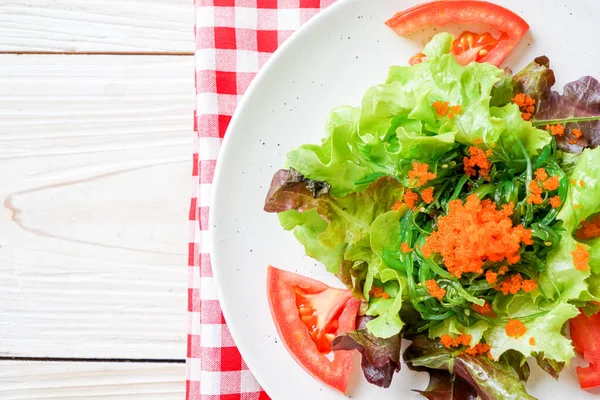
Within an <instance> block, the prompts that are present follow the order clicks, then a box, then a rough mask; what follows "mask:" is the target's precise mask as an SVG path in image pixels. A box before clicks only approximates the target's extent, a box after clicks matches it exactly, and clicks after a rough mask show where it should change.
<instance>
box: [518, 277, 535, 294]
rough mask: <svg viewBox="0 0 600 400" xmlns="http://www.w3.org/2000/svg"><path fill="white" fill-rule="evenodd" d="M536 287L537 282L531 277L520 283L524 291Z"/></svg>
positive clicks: (530, 290)
mask: <svg viewBox="0 0 600 400" xmlns="http://www.w3.org/2000/svg"><path fill="white" fill-rule="evenodd" d="M537 287H538V285H537V283H535V281H533V280H531V279H526V280H524V281H523V283H522V284H521V289H523V291H524V292H525V293H529V292H533V291H534V290H535V289H537Z"/></svg>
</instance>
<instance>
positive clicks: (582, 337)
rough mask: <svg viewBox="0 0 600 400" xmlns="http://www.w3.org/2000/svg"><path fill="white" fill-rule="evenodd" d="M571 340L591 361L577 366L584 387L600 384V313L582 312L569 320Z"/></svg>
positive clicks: (578, 375) (586, 358) (579, 351)
mask: <svg viewBox="0 0 600 400" xmlns="http://www.w3.org/2000/svg"><path fill="white" fill-rule="evenodd" d="M569 328H570V331H571V340H572V341H573V345H574V346H575V350H577V352H578V353H580V354H582V355H583V358H584V359H585V360H586V361H587V362H589V363H590V365H589V367H577V377H578V378H579V385H580V386H581V388H582V389H591V388H595V387H599V386H600V313H599V314H594V315H591V316H589V317H588V316H586V315H585V314H583V313H581V314H579V315H578V316H576V317H575V318H572V319H571V320H570V321H569Z"/></svg>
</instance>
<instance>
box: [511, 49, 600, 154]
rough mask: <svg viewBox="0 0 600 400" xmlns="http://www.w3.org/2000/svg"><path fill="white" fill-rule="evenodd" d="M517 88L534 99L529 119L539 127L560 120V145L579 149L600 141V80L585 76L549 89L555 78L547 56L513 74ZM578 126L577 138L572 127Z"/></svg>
mask: <svg viewBox="0 0 600 400" xmlns="http://www.w3.org/2000/svg"><path fill="white" fill-rule="evenodd" d="M514 79H515V80H516V81H517V83H518V85H517V87H518V89H517V91H518V92H522V93H525V94H527V95H528V96H531V97H532V98H534V99H535V100H536V109H535V113H534V114H533V118H532V120H531V122H532V123H533V125H534V126H536V127H538V128H539V129H546V126H547V125H557V124H562V125H563V126H564V127H565V133H564V135H562V136H557V137H556V142H557V144H558V147H559V149H561V150H563V151H568V152H571V153H581V152H582V151H583V149H584V148H588V147H589V148H596V147H597V146H598V145H599V144H600V82H598V80H596V79H595V78H593V77H591V76H584V77H582V78H580V79H578V80H576V81H574V82H570V83H567V84H566V85H565V86H564V88H563V93H562V94H560V93H558V92H556V91H552V86H553V85H554V83H555V82H556V79H555V77H554V72H553V71H552V69H550V61H549V60H548V58H547V57H545V56H542V57H538V58H536V59H535V60H534V61H533V62H532V63H530V64H529V65H528V66H527V67H525V69H524V70H523V71H521V72H519V73H518V74H516V75H515V77H514ZM574 129H579V130H580V131H581V133H582V137H580V138H578V139H577V138H576V137H575V135H574V133H573V130H574Z"/></svg>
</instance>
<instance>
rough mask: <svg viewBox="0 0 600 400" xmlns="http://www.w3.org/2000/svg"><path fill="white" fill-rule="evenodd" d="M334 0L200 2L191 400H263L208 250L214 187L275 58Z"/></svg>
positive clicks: (192, 207) (189, 366) (190, 303)
mask: <svg viewBox="0 0 600 400" xmlns="http://www.w3.org/2000/svg"><path fill="white" fill-rule="evenodd" d="M334 1H335V0H196V4H195V6H196V7H195V10H196V32H195V33H196V100H197V102H196V112H195V115H194V131H195V132H196V136H195V142H194V156H193V157H194V167H193V171H192V174H193V179H194V187H195V191H194V193H193V196H192V200H191V204H190V216H189V219H190V226H191V239H190V243H189V261H188V264H189V289H188V311H189V327H188V343H187V386H186V398H187V399H188V400H234V399H243V400H263V399H269V397H268V395H267V394H266V393H265V392H264V391H263V390H262V389H261V388H260V386H259V385H258V383H257V382H256V380H255V379H254V377H253V376H252V373H251V372H250V371H249V370H248V366H247V365H246V364H245V363H244V360H243V359H242V357H241V356H240V353H239V351H238V349H237V347H236V346H235V343H234V342H233V339H232V338H231V335H230V333H229V329H228V328H227V325H226V323H225V320H224V318H223V315H222V313H221V308H220V305H219V300H218V299H217V296H216V290H215V282H214V279H213V275H212V268H211V262H210V255H209V253H208V250H207V248H206V243H208V242H207V240H206V238H207V235H208V234H209V231H208V210H209V207H210V191H211V184H212V181H213V175H214V170H215V165H216V162H217V161H216V159H217V155H218V152H219V148H220V145H221V141H222V139H223V136H224V135H225V131H226V130H227V125H228V124H229V121H230V120H231V116H232V115H233V112H234V111H235V108H236V106H237V104H238V102H239V101H240V99H241V97H242V95H243V94H244V92H245V91H246V89H247V88H248V85H249V84H250V82H251V81H252V79H253V78H254V76H255V75H256V73H257V72H258V70H259V69H260V68H261V67H262V66H263V65H264V64H265V62H266V61H267V60H268V59H269V56H270V55H271V54H272V53H273V52H274V51H275V50H276V49H277V47H278V46H279V45H280V44H281V43H283V41H284V40H286V39H287V38H288V37H289V36H290V35H291V34H292V33H293V32H294V31H295V30H296V29H297V28H298V27H300V25H302V24H303V23H304V22H306V21H308V20H309V19H310V18H311V17H313V16H314V15H316V14H317V13H318V12H319V11H320V10H321V9H322V8H325V7H327V6H329V5H330V4H332V3H333V2H334Z"/></svg>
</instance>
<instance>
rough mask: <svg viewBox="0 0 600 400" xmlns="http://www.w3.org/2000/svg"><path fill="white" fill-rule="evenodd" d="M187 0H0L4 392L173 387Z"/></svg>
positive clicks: (183, 259) (142, 393) (187, 126)
mask: <svg viewBox="0 0 600 400" xmlns="http://www.w3.org/2000/svg"><path fill="white" fill-rule="evenodd" d="M193 24H194V9H193V1H192V0H94V1H92V0H0V199H1V201H0V204H2V207H1V208H2V211H1V212H0V399H2V400H5V399H10V400H12V399H70V400H72V399H91V398H94V399H95V398H98V399H103V400H104V399H133V398H135V399H138V398H139V399H161V400H163V399H183V397H184V393H185V353H186V351H185V347H186V330H187V320H186V309H187V303H186V301H187V300H186V299H187V290H186V287H187V268H186V265H187V254H186V253H187V242H188V233H189V223H188V220H187V218H188V207H189V198H190V194H191V191H192V182H191V178H190V176H191V167H192V166H191V160H192V155H191V152H192V147H191V143H192V135H193V134H192V132H191V129H192V115H193V114H192V111H193V104H194V57H193V48H194V44H193V42H194V38H193Z"/></svg>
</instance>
